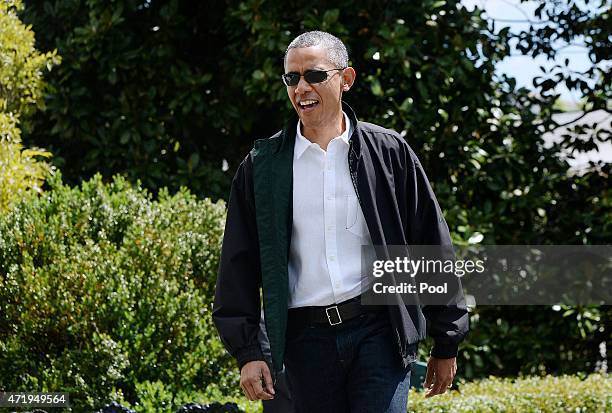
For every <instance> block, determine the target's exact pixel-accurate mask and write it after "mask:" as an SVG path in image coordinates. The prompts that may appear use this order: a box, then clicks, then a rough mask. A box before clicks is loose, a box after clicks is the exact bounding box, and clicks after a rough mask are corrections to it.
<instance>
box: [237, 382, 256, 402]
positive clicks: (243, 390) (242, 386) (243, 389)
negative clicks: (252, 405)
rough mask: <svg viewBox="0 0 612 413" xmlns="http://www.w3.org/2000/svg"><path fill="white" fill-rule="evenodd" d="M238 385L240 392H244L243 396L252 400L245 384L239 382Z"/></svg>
mask: <svg viewBox="0 0 612 413" xmlns="http://www.w3.org/2000/svg"><path fill="white" fill-rule="evenodd" d="M240 387H241V388H242V393H244V397H246V398H247V399H248V400H251V401H252V400H253V398H252V397H251V394H250V393H249V391H248V390H247V387H246V385H244V384H242V383H241V384H240Z"/></svg>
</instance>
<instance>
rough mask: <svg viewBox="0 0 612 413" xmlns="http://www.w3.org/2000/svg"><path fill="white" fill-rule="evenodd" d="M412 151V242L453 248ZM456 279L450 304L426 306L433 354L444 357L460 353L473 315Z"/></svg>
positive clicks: (454, 279) (433, 196)
mask: <svg viewBox="0 0 612 413" xmlns="http://www.w3.org/2000/svg"><path fill="white" fill-rule="evenodd" d="M408 150H409V153H410V158H411V159H410V160H409V162H410V164H411V166H412V168H413V171H414V172H413V173H414V175H413V177H412V180H411V181H412V184H413V185H414V188H411V189H412V191H411V193H409V195H411V196H413V197H414V200H415V202H416V206H415V213H416V217H415V218H416V219H415V222H414V228H413V231H412V236H411V238H412V239H411V242H413V243H414V244H415V245H442V246H448V247H449V249H450V250H452V242H451V237H450V233H449V229H448V225H447V224H446V220H445V219H444V216H443V214H442V210H441V209H440V205H439V204H438V201H437V199H436V196H435V194H434V192H433V189H432V188H431V185H430V184H429V180H428V179H427V176H426V175H425V171H424V170H423V167H422V166H421V163H420V162H419V159H418V158H417V156H416V154H415V153H414V152H413V151H412V149H410V148H409V149H408ZM452 282H455V283H456V285H455V286H454V291H455V292H456V295H455V296H454V297H453V298H452V300H451V302H450V303H449V304H447V305H425V306H423V308H422V310H423V314H424V315H425V319H426V320H427V334H428V335H429V336H430V337H432V338H433V340H434V345H433V348H432V350H431V356H433V357H436V358H441V359H445V358H452V357H456V356H457V350H458V348H459V343H460V342H461V341H462V340H463V339H464V338H465V336H466V335H467V332H468V330H469V315H468V312H467V307H466V305H465V298H464V296H463V290H462V288H461V282H460V280H459V278H458V277H455V276H452ZM451 288H452V287H451Z"/></svg>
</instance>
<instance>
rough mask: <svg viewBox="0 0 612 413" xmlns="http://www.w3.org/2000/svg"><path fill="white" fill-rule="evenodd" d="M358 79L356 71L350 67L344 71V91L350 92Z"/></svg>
mask: <svg viewBox="0 0 612 413" xmlns="http://www.w3.org/2000/svg"><path fill="white" fill-rule="evenodd" d="M356 77H357V73H356V72H355V69H353V68H352V67H350V66H349V67H347V68H346V69H344V70H343V71H342V90H343V91H344V92H348V90H349V89H350V88H351V86H353V83H355V78H356Z"/></svg>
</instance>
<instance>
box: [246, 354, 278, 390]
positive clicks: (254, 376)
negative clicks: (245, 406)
mask: <svg viewBox="0 0 612 413" xmlns="http://www.w3.org/2000/svg"><path fill="white" fill-rule="evenodd" d="M262 379H263V381H264V382H265V387H264V385H263V384H262ZM240 387H241V388H242V391H243V392H244V395H245V396H246V397H247V399H249V400H271V399H273V398H274V387H273V385H272V375H271V374H270V369H269V368H268V365H267V364H266V362H265V361H261V360H255V361H249V362H248V363H247V364H245V365H244V366H242V370H240Z"/></svg>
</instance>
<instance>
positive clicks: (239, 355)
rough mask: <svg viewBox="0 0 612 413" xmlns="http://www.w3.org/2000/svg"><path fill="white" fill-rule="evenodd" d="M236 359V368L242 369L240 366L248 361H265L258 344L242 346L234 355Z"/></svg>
mask: <svg viewBox="0 0 612 413" xmlns="http://www.w3.org/2000/svg"><path fill="white" fill-rule="evenodd" d="M234 357H236V360H237V361H238V368H239V369H240V370H242V366H244V365H245V364H247V363H248V362H249V361H254V360H261V361H265V359H264V356H263V353H262V352H261V347H259V344H253V345H250V346H246V347H242V348H241V349H239V350H237V351H236V354H235V356H234Z"/></svg>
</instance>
